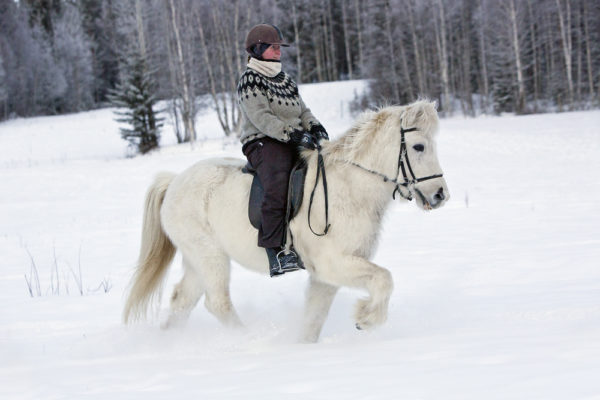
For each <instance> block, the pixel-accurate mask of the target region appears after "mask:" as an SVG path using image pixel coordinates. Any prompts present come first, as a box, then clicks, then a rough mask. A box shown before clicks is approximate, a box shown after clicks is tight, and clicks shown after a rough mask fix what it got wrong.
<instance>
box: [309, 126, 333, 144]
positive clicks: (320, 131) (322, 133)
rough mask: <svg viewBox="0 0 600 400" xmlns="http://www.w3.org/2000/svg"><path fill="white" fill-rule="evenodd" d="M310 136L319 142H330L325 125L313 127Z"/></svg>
mask: <svg viewBox="0 0 600 400" xmlns="http://www.w3.org/2000/svg"><path fill="white" fill-rule="evenodd" d="M310 134H311V135H313V136H314V137H315V138H316V139H317V142H320V141H321V140H329V135H328V134H327V131H326V130H325V128H323V125H321V124H317V125H313V126H311V127H310Z"/></svg>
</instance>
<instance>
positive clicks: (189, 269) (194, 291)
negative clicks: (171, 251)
mask: <svg viewBox="0 0 600 400" xmlns="http://www.w3.org/2000/svg"><path fill="white" fill-rule="evenodd" d="M183 270H184V273H183V278H181V281H179V283H178V284H177V285H175V288H174V289H173V294H171V311H170V314H169V318H168V319H167V320H166V321H165V322H164V323H163V325H162V327H163V328H170V327H172V326H175V325H178V324H181V323H184V322H185V321H187V319H188V317H189V315H190V313H191V312H192V309H193V308H194V307H195V306H196V304H197V303H198V300H200V298H201V297H202V294H204V287H203V283H202V280H201V279H200V275H199V274H198V272H197V271H196V270H195V269H194V267H193V266H192V263H191V262H190V261H189V260H187V259H186V257H185V256H184V258H183Z"/></svg>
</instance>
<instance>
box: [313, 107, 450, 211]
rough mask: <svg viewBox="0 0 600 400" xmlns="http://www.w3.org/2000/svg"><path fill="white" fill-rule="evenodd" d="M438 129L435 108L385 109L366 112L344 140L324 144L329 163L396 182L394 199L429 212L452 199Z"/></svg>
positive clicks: (342, 138)
mask: <svg viewBox="0 0 600 400" xmlns="http://www.w3.org/2000/svg"><path fill="white" fill-rule="evenodd" d="M437 129H438V116H437V111H436V109H435V103H432V102H429V101H417V102H414V103H412V104H409V105H407V106H390V107H385V108H382V109H380V110H379V111H367V112H364V113H363V114H362V115H361V116H360V117H359V118H358V120H357V121H356V123H355V124H354V126H353V127H352V128H350V130H349V131H348V132H347V133H346V134H345V135H344V136H343V137H341V138H340V139H339V140H336V141H334V142H332V143H326V144H324V152H325V154H327V155H329V156H331V158H330V160H332V161H330V162H339V161H345V162H347V163H348V164H351V165H353V166H354V167H359V168H361V169H363V170H366V171H367V172H369V173H371V174H374V175H376V176H379V177H380V178H382V179H383V180H384V181H386V182H391V183H396V185H397V186H396V191H394V195H395V194H396V193H400V196H402V197H404V198H405V199H413V198H415V199H417V205H418V206H419V207H420V208H422V209H424V210H431V209H434V208H439V207H441V206H442V205H443V204H444V203H445V202H446V201H447V200H448V198H449V197H450V194H449V192H448V188H447V187H446V181H445V180H444V178H443V177H442V169H441V167H440V164H439V162H438V159H437V153H436V146H435V133H436V132H437Z"/></svg>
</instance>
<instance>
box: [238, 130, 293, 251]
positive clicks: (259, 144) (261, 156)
mask: <svg viewBox="0 0 600 400" xmlns="http://www.w3.org/2000/svg"><path fill="white" fill-rule="evenodd" d="M242 151H243V152H244V155H245V156H246V158H248V161H250V164H251V165H252V167H253V168H254V169H256V172H257V174H258V177H259V178H260V182H261V183H262V185H263V188H264V190H265V196H264V198H263V202H262V205H261V212H262V224H261V227H260V229H259V230H258V245H259V246H260V247H265V248H270V247H278V246H282V245H283V244H284V242H285V234H286V232H285V213H286V203H287V192H288V182H289V176H290V172H291V170H292V168H293V167H294V164H295V162H296V160H297V157H298V153H297V151H296V148H295V147H294V146H293V145H291V144H286V143H282V142H279V141H277V140H275V139H271V138H262V139H258V140H255V141H253V142H250V143H247V144H246V145H244V147H242Z"/></svg>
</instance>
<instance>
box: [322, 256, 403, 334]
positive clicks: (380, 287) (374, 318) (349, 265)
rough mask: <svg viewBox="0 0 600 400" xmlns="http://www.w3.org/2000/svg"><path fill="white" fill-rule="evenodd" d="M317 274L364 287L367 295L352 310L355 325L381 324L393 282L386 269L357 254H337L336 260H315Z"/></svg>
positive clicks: (329, 280) (332, 281) (336, 282)
mask: <svg viewBox="0 0 600 400" xmlns="http://www.w3.org/2000/svg"><path fill="white" fill-rule="evenodd" d="M315 264H316V265H319V266H320V267H319V268H318V269H317V270H316V273H317V277H318V278H319V279H320V280H322V281H324V282H327V283H329V284H332V285H335V286H348V287H353V288H360V289H365V290H366V291H367V292H368V293H369V297H367V298H366V299H362V300H359V301H358V303H357V305H356V309H355V320H356V327H357V328H358V329H368V328H371V327H373V326H376V325H380V324H382V323H384V322H385V321H386V319H387V311H388V303H389V300H390V296H391V294H392V290H393V288H394V283H393V281H392V274H391V273H390V271H388V270H387V269H385V268H381V267H379V266H378V265H376V264H374V263H372V262H370V261H368V260H366V259H364V258H361V257H357V256H339V257H336V258H335V262H333V260H331V261H330V262H329V263H328V262H327V260H321V262H320V263H318V264H317V263H315Z"/></svg>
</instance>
